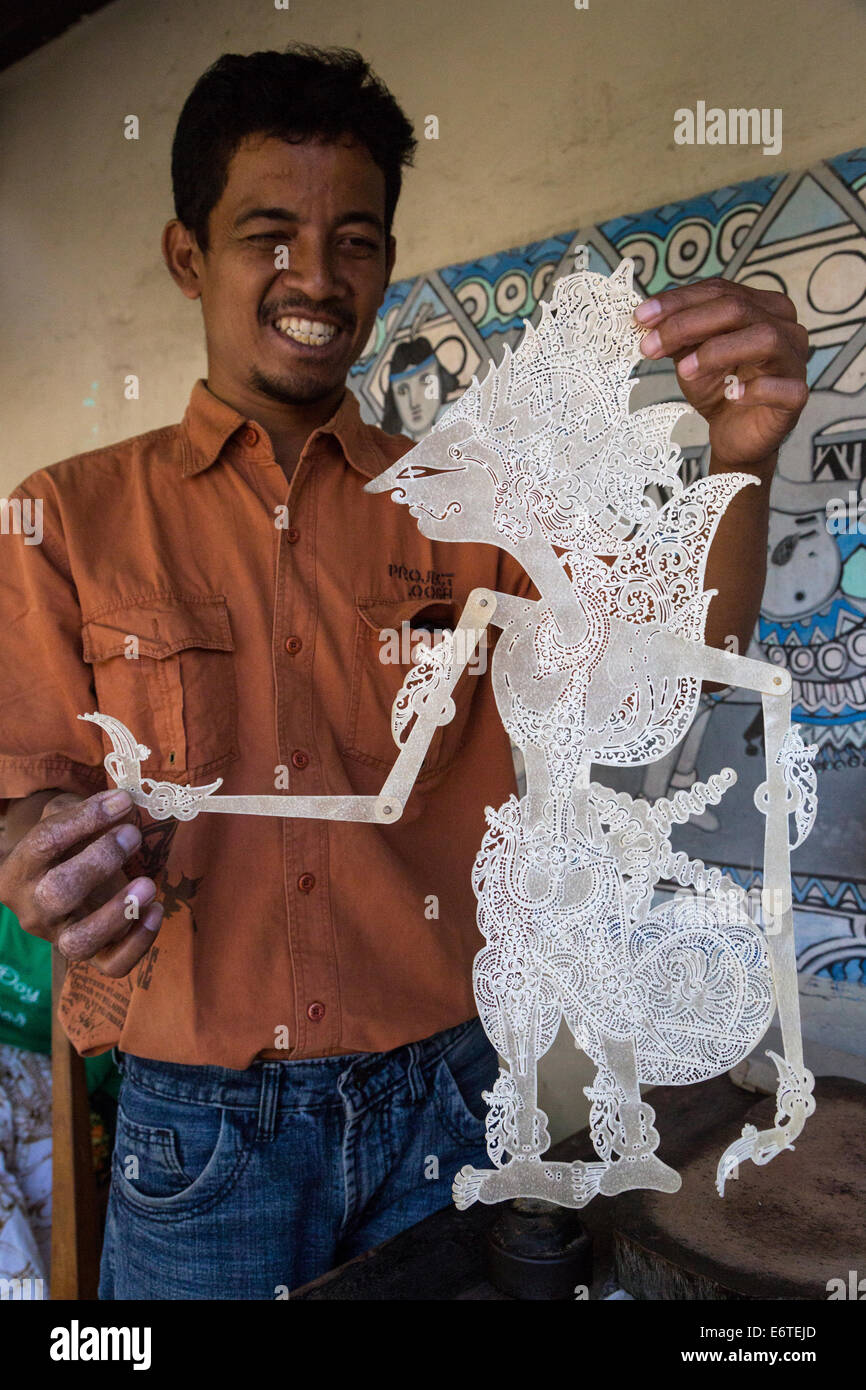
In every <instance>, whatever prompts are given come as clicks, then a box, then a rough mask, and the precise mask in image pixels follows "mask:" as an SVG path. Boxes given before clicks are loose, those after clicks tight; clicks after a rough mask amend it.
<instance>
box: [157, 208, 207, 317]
mask: <svg viewBox="0 0 866 1390" xmlns="http://www.w3.org/2000/svg"><path fill="white" fill-rule="evenodd" d="M161 245H162V258H163V260H164V261H165V263H166V266H167V267H168V273H169V275H170V276H171V278H172V280H173V281H174V283H175V284H176V285H177V286H178V288H179V289H180V291H181V293H182V294H185V295H186V297H187V299H200V298H201V291H202V286H201V277H200V275H199V271H198V266H199V264H200V262H201V255H202V253H201V250H200V249H199V244H198V242H197V241H196V237H195V232H192V231H190V230H189V228H188V227H185V226H184V225H183V223H182V222H179V221H178V219H177V218H176V217H173V218H172V220H171V221H170V222H167V223H166V225H165V227H164V229H163V233H162V243H161Z"/></svg>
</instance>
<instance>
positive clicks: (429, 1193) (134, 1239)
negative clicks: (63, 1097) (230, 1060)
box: [99, 1018, 498, 1299]
mask: <svg viewBox="0 0 866 1390" xmlns="http://www.w3.org/2000/svg"><path fill="white" fill-rule="evenodd" d="M115 1056H116V1060H117V1063H118V1065H119V1067H120V1069H121V1071H122V1073H123V1080H122V1082H121V1088H120V1097H119V1107H118V1114H117V1137H116V1140H115V1146H114V1154H113V1158H112V1176H111V1191H110V1194H109V1202H108V1214H107V1223H106V1230H105V1243H104V1246H103V1253H102V1266H101V1273H100V1283H99V1297H100V1298H101V1299H137V1298H143V1299H211V1298H218V1299H222V1298H228V1299H274V1298H280V1297H285V1296H286V1293H287V1290H291V1289H293V1288H297V1287H298V1286H299V1285H301V1284H306V1283H307V1282H308V1281H309V1280H310V1279H315V1278H316V1277H317V1276H318V1275H320V1274H324V1273H325V1272H326V1270H329V1269H332V1268H334V1266H336V1265H339V1264H342V1263H343V1262H344V1261H345V1260H348V1259H351V1258H352V1256H353V1255H359V1254H361V1253H362V1252H363V1251H365V1250H369V1249H371V1247H372V1246H374V1245H379V1244H380V1243H381V1242H382V1241H383V1240H387V1239H388V1237H389V1236H393V1235H396V1234H397V1232H398V1231H402V1230H404V1229H405V1228H406V1227H407V1226H412V1225H413V1224H414V1223H415V1222H416V1221H420V1220H421V1219H422V1218H423V1217H425V1216H428V1215H429V1214H430V1213H431V1212H434V1211H438V1210H439V1209H440V1208H441V1207H444V1206H447V1205H448V1204H449V1202H450V1200H451V1182H452V1179H453V1177H454V1174H455V1173H456V1172H457V1171H458V1169H459V1168H461V1167H462V1165H463V1164H464V1163H473V1164H475V1165H477V1166H480V1167H487V1166H489V1165H488V1161H487V1155H486V1150H485V1144H484V1115H485V1113H486V1111H485V1104H484V1101H483V1100H482V1098H481V1092H482V1090H489V1089H490V1088H491V1087H492V1085H493V1083H494V1081H495V1079H496V1076H497V1072H498V1060H497V1057H496V1053H495V1051H494V1049H493V1047H492V1046H491V1044H490V1043H489V1042H488V1040H487V1037H486V1035H485V1033H484V1030H483V1028H482V1026H481V1023H480V1021H479V1020H478V1019H477V1018H473V1019H469V1020H468V1021H467V1022H466V1023H460V1024H458V1025H457V1026H456V1027H455V1028H449V1029H447V1030H446V1031H445V1032H443V1033H437V1034H435V1035H434V1036H433V1037H432V1038H425V1039H423V1040H422V1041H421V1042H415V1043H409V1044H407V1045H406V1046H405V1047H398V1048H395V1049H394V1051H392V1052H372V1053H371V1052H355V1053H352V1054H350V1055H348V1056H343V1057H316V1058H313V1059H311V1060H302V1061H285V1062H282V1061H273V1062H264V1061H258V1062H254V1063H253V1064H252V1065H251V1066H250V1067H248V1068H247V1069H246V1070H245V1071H233V1070H230V1069H228V1068H224V1067H210V1066H203V1067H193V1066H186V1065H183V1064H180V1063H176V1062H154V1061H148V1060H146V1059H145V1058H142V1057H134V1056H132V1055H131V1054H129V1053H122V1052H119V1051H116V1052H115Z"/></svg>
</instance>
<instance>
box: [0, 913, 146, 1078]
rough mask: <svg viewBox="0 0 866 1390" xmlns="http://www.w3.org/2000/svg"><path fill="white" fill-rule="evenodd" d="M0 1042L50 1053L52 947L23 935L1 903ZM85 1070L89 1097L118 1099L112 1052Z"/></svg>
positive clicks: (86, 1065) (92, 1060)
mask: <svg viewBox="0 0 866 1390" xmlns="http://www.w3.org/2000/svg"><path fill="white" fill-rule="evenodd" d="M57 1026H58V1027H59V1026H60V1025H59V1024H58V1025H57ZM0 1043H10V1044H11V1045H12V1046H13V1047H20V1048H23V1049H24V1051H26V1052H42V1053H49V1054H50V1052H51V945H50V943H49V942H47V941H42V940H41V939H40V938H39V937H38V936H31V935H30V933H29V932H26V931H23V930H22V928H21V927H20V926H19V924H18V918H17V917H16V916H15V914H14V913H12V912H10V911H9V909H8V907H4V906H3V904H2V903H0ZM84 1070H85V1074H86V1076H87V1089H88V1091H89V1092H90V1093H91V1094H92V1093H93V1092H94V1091H98V1090H102V1091H107V1092H108V1094H109V1095H111V1096H114V1097H116V1096H117V1093H118V1090H119V1087H120V1073H119V1072H118V1070H117V1067H116V1066H115V1065H114V1060H113V1058H112V1056H111V1053H110V1052H103V1053H102V1054H101V1056H99V1057H86V1058H85V1059H84Z"/></svg>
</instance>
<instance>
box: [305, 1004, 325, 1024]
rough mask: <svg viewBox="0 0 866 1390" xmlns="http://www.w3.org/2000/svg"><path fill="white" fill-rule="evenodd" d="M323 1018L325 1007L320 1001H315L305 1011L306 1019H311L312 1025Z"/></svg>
mask: <svg viewBox="0 0 866 1390" xmlns="http://www.w3.org/2000/svg"><path fill="white" fill-rule="evenodd" d="M324 1017H325V1006H324V1004H322V1003H321V1001H320V1000H318V999H317V1000H316V1002H315V1003H314V1004H311V1005H310V1007H309V1008H308V1009H307V1018H309V1019H312V1021H313V1023H318V1022H319V1020H320V1019H322V1018H324Z"/></svg>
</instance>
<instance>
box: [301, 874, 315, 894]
mask: <svg viewBox="0 0 866 1390" xmlns="http://www.w3.org/2000/svg"><path fill="white" fill-rule="evenodd" d="M315 886H316V878H315V875H314V874H301V876H300V878H299V879H298V888H299V889H300V891H301V892H302V893H312V891H313V889H314V888H315Z"/></svg>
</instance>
